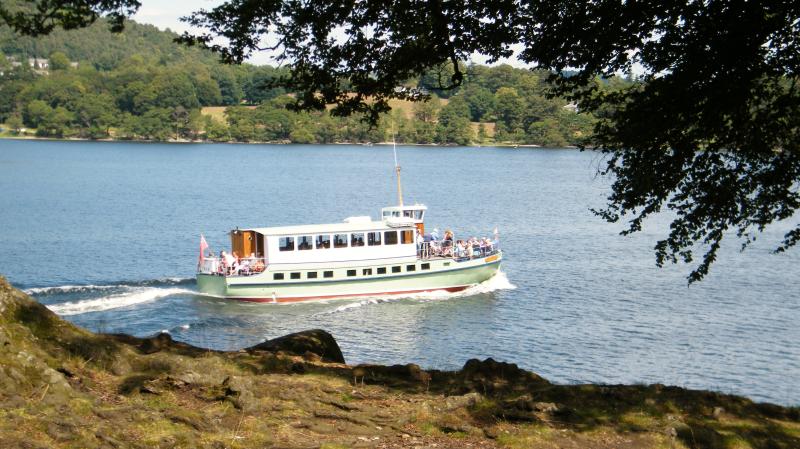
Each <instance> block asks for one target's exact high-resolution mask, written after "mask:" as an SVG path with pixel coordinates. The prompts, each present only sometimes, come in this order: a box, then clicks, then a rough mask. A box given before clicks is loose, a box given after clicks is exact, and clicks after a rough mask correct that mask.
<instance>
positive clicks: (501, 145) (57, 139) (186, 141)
mask: <svg viewBox="0 0 800 449" xmlns="http://www.w3.org/2000/svg"><path fill="white" fill-rule="evenodd" d="M0 139H4V140H40V141H53V142H133V143H179V144H189V143H204V144H240V145H241V144H244V145H357V146H365V147H369V146H376V145H379V146H388V145H392V144H393V143H392V142H332V143H295V142H289V141H250V142H239V141H229V142H217V141H213V140H189V139H169V140H148V139H111V138H107V139H88V138H85V137H36V136H0ZM397 145H402V146H407V147H408V146H412V147H439V148H448V147H470V148H483V147H494V148H550V149H552V148H562V149H577V148H578V147H576V146H574V145H566V146H563V147H546V146H542V145H536V144H513V143H491V144H484V145H475V144H472V145H456V144H450V143H445V144H441V143H398V144H397Z"/></svg>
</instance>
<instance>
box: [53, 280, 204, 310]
mask: <svg viewBox="0 0 800 449" xmlns="http://www.w3.org/2000/svg"><path fill="white" fill-rule="evenodd" d="M182 293H188V294H193V293H194V291H192V290H188V289H185V288H155V287H140V288H134V289H132V290H131V291H130V292H125V293H117V294H113V295H109V296H104V297H102V298H97V299H87V300H84V301H76V302H65V303H60V304H50V305H48V306H47V307H48V308H49V309H50V310H52V311H53V312H55V313H57V314H59V315H79V314H81V313H88V312H102V311H104V310H111V309H118V308H120V307H128V306H133V305H136V304H142V303H145V302H150V301H155V300H156V299H159V298H164V297H167V296H172V295H178V294H182Z"/></svg>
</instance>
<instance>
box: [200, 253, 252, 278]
mask: <svg viewBox="0 0 800 449" xmlns="http://www.w3.org/2000/svg"><path fill="white" fill-rule="evenodd" d="M266 269H267V264H266V260H265V259H264V258H263V257H242V258H240V259H239V262H238V263H236V262H234V263H233V264H232V265H231V266H228V264H227V263H226V262H225V259H223V258H219V257H203V259H202V260H201V261H200V263H198V265H197V272H198V273H201V274H213V275H219V276H251V275H254V274H258V273H261V272H263V271H264V270H266Z"/></svg>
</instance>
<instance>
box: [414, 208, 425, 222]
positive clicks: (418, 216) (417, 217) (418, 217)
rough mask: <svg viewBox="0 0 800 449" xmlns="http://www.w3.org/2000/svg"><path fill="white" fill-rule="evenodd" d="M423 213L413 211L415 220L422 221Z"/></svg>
mask: <svg viewBox="0 0 800 449" xmlns="http://www.w3.org/2000/svg"><path fill="white" fill-rule="evenodd" d="M423 212H425V211H422V210H418V211H415V212H414V218H416V219H417V220H422V214H423Z"/></svg>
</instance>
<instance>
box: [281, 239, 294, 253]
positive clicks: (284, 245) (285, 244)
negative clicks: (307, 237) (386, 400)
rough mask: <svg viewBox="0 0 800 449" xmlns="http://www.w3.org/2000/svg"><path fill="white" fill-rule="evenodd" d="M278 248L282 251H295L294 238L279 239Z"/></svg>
mask: <svg viewBox="0 0 800 449" xmlns="http://www.w3.org/2000/svg"><path fill="white" fill-rule="evenodd" d="M278 248H279V249H280V250H281V251H294V237H281V238H280V239H278Z"/></svg>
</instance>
